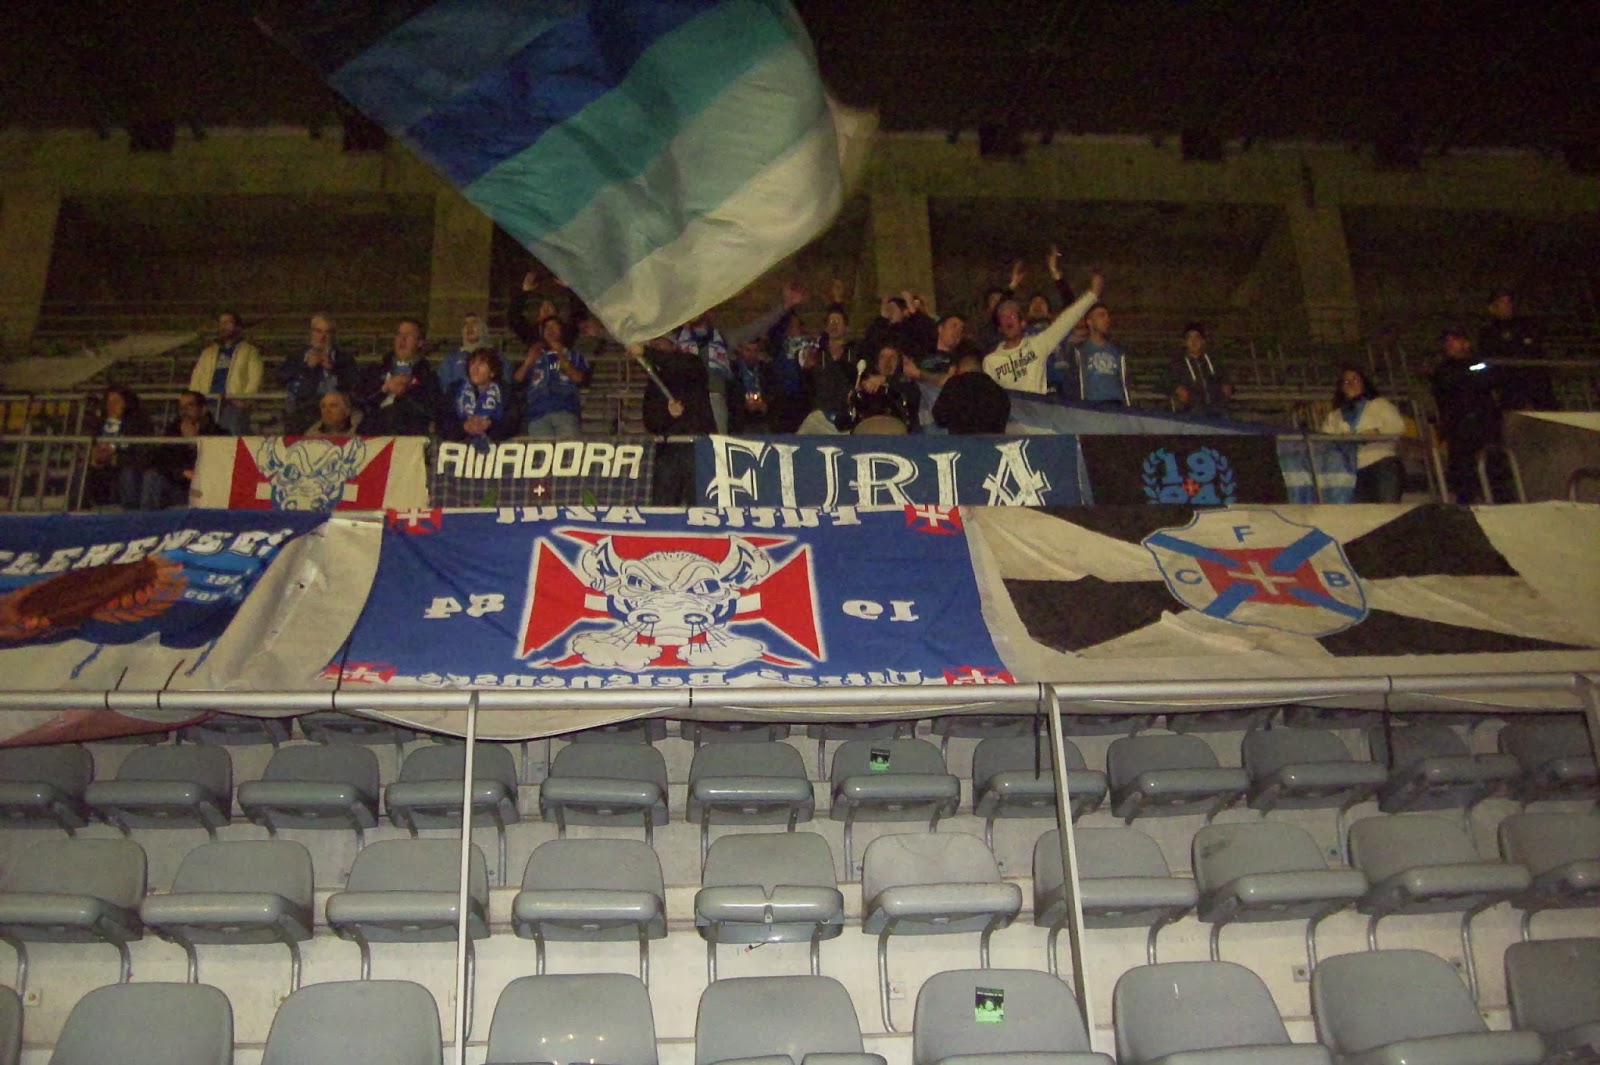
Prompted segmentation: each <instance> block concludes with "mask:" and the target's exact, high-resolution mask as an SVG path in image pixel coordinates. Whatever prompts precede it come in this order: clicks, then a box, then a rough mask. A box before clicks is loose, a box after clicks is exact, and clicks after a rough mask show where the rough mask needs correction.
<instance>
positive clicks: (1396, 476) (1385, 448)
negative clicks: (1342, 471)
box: [1322, 367, 1406, 503]
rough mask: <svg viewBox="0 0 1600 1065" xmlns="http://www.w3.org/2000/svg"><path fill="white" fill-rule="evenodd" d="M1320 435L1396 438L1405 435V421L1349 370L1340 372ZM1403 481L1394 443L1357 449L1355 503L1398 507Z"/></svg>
mask: <svg viewBox="0 0 1600 1065" xmlns="http://www.w3.org/2000/svg"><path fill="white" fill-rule="evenodd" d="M1322 431H1323V432H1325V433H1339V434H1344V433H1355V434H1368V433H1370V434H1376V435H1380V436H1399V435H1401V434H1403V433H1404V432H1405V431H1406V420H1405V418H1404V417H1403V416H1402V415H1401V414H1400V410H1399V408H1398V407H1396V406H1395V405H1394V404H1393V403H1390V402H1389V401H1388V400H1386V399H1384V398H1383V397H1382V396H1380V395H1378V390H1377V389H1376V388H1374V387H1373V385H1372V382H1371V381H1368V380H1367V375H1366V374H1365V373H1363V372H1362V371H1360V370H1358V369H1356V368H1354V367H1348V368H1346V369H1344V370H1341V371H1340V372H1339V384H1338V387H1337V388H1335V389H1334V393H1333V410H1331V411H1329V412H1328V416H1327V417H1326V418H1324V419H1323V420H1322ZM1405 481H1406V469H1405V464H1404V463H1402V462H1401V461H1400V445H1399V443H1398V442H1397V441H1393V440H1384V441H1375V442H1373V443H1370V444H1362V445H1360V446H1359V447H1357V448H1356V494H1355V501H1356V502H1357V503H1398V502H1400V496H1401V494H1402V493H1403V492H1404V491H1405Z"/></svg>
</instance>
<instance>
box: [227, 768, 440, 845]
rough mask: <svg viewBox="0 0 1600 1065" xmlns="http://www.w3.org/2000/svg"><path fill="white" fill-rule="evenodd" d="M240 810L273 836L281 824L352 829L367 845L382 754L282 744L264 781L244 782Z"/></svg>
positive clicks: (375, 816) (374, 816)
mask: <svg viewBox="0 0 1600 1065" xmlns="http://www.w3.org/2000/svg"><path fill="white" fill-rule="evenodd" d="M459 798H460V796H459V795H458V796H457V800H458V802H459ZM239 810H240V812H241V813H243V814H244V815H245V817H247V818H249V819H250V820H251V821H252V822H253V823H255V824H258V825H262V826H264V827H265V828H266V830H267V832H268V834H270V835H272V836H277V834H278V830H279V829H280V828H347V829H353V830H354V831H355V834H356V844H357V845H358V846H359V845H362V844H364V843H366V830H367V829H369V828H372V827H374V826H375V825H377V823H378V756H377V755H375V754H373V753H372V752H371V751H370V750H368V749H367V748H365V747H355V746H350V745H337V746H329V745H324V744H311V745H300V746H294V747H284V748H281V749H280V750H278V751H275V752H274V753H273V755H272V759H271V760H270V761H269V762H267V768H266V769H265V770H263V771H262V774H261V779H260V780H247V781H245V782H244V783H243V784H240V785H239Z"/></svg>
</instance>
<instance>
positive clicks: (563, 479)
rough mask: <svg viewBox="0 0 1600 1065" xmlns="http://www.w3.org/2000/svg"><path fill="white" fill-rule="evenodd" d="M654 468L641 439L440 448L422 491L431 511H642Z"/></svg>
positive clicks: (651, 451) (648, 445)
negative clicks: (622, 508) (630, 508)
mask: <svg viewBox="0 0 1600 1065" xmlns="http://www.w3.org/2000/svg"><path fill="white" fill-rule="evenodd" d="M654 464H655V444H654V443H653V442H652V441H651V440H650V439H649V438H647V437H622V438H617V439H612V440H597V439H593V438H585V439H583V440H507V441H504V442H502V443H498V444H492V445H490V446H489V447H488V448H486V449H483V450H479V449H477V448H474V447H472V446H471V445H470V444H461V443H441V444H439V445H438V446H437V449H436V450H435V453H434V456H433V461H432V463H431V465H430V466H429V470H428V494H429V496H430V497H431V498H432V501H433V505H434V506H436V507H511V506H517V507H525V506H535V507H537V506H643V505H645V504H646V503H648V502H650V476H651V471H652V469H653V468H654Z"/></svg>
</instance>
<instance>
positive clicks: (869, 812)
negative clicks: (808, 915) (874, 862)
mask: <svg viewBox="0 0 1600 1065" xmlns="http://www.w3.org/2000/svg"><path fill="white" fill-rule="evenodd" d="M829 782H830V784H831V788H832V790H831V794H832V797H833V805H832V808H831V809H830V811H829V816H830V817H832V818H833V819H834V820H835V821H843V822H844V862H845V869H846V870H847V873H846V875H847V876H852V877H853V876H854V874H855V833H854V828H855V823H856V822H857V821H926V822H928V831H929V832H932V831H934V830H935V829H936V828H937V827H938V825H939V819H940V818H941V817H949V816H950V815H951V814H953V813H955V812H956V808H957V806H958V805H959V804H960V802H961V781H959V780H957V779H956V777H955V776H954V775H953V774H952V773H950V772H949V771H948V770H946V768H945V764H944V755H942V754H940V753H939V748H937V747H935V746H934V745H933V744H931V743H929V742H928V741H927V740H915V739H912V740H895V739H888V740H847V741H846V742H844V743H842V744H840V745H839V749H838V750H837V751H835V752H833V773H832V775H831V776H830V777H829Z"/></svg>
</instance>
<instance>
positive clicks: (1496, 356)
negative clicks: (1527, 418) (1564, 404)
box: [1478, 289, 1556, 410]
mask: <svg viewBox="0 0 1600 1065" xmlns="http://www.w3.org/2000/svg"><path fill="white" fill-rule="evenodd" d="M1544 357H1545V356H1544V345H1542V344H1540V343H1539V333H1538V330H1536V329H1535V328H1534V324H1533V321H1532V320H1531V319H1528V318H1519V317H1517V308H1516V304H1515V302H1514V301H1513V297H1512V295H1511V292H1510V290H1509V289H1500V290H1499V291H1498V292H1496V293H1495V294H1494V295H1493V296H1492V297H1491V298H1490V300H1489V320H1488V321H1487V322H1485V323H1484V326H1483V329H1482V330H1481V331H1480V332H1479V333H1478V358H1480V359H1482V360H1484V361H1485V362H1489V363H1493V364H1499V363H1502V362H1504V361H1505V360H1507V359H1542V358H1544ZM1500 383H1501V395H1500V401H1501V406H1502V407H1504V408H1505V409H1506V410H1555V409H1556V396H1555V387H1554V385H1553V384H1552V383H1551V380H1550V371H1549V370H1546V369H1544V368H1543V367H1541V366H1507V367H1502V368H1501V370H1500Z"/></svg>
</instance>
